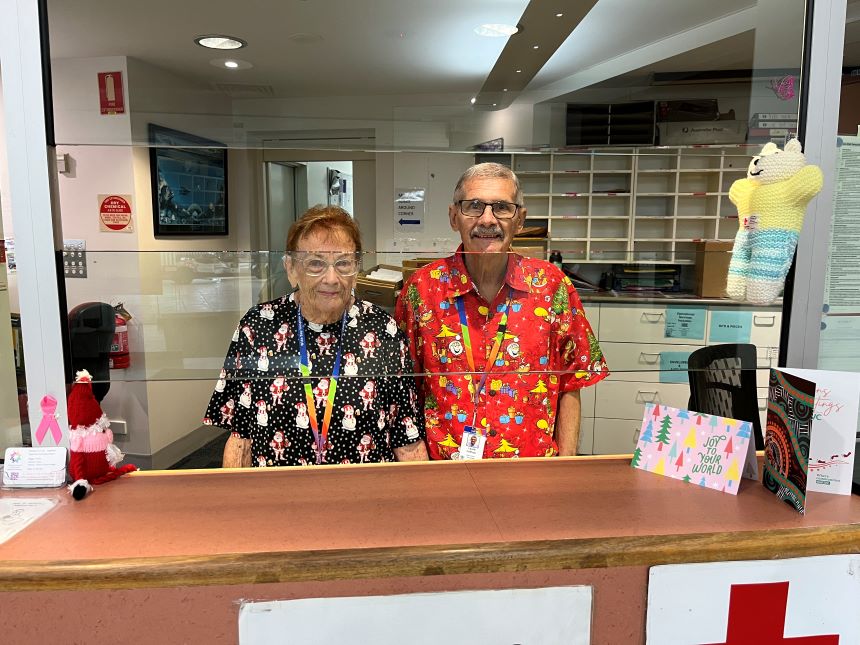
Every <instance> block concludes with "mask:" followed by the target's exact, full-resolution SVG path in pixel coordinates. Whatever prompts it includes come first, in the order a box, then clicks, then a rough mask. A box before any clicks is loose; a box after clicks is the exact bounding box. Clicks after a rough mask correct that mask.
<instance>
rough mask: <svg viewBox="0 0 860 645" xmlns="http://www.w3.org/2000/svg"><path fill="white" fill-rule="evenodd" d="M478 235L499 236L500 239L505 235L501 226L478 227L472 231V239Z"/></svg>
mask: <svg viewBox="0 0 860 645" xmlns="http://www.w3.org/2000/svg"><path fill="white" fill-rule="evenodd" d="M478 235H498V236H500V237H503V236H504V233H503V231H502V228H501V227H500V226H487V227H482V226H478V227H477V228H475V229H473V230H472V237H477V236H478Z"/></svg>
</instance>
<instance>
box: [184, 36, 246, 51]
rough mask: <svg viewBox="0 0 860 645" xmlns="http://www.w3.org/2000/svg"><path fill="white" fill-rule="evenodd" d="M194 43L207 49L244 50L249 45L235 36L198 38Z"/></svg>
mask: <svg viewBox="0 0 860 645" xmlns="http://www.w3.org/2000/svg"><path fill="white" fill-rule="evenodd" d="M194 42H195V43H197V44H198V45H200V46H201V47H206V48H207V49H242V47H246V46H247V45H248V43H246V42H245V41H244V40H242V39H241V38H236V37H234V36H221V35H217V34H212V35H209V36H198V37H197V38H195V39H194Z"/></svg>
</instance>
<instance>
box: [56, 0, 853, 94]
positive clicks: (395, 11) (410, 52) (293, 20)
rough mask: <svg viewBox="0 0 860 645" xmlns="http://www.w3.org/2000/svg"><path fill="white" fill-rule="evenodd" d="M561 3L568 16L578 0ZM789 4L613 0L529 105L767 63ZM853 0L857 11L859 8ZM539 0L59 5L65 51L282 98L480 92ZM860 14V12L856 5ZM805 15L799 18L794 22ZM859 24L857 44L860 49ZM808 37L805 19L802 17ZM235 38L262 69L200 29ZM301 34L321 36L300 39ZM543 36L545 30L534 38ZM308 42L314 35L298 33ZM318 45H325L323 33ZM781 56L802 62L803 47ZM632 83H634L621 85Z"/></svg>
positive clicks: (796, 1)
mask: <svg viewBox="0 0 860 645" xmlns="http://www.w3.org/2000/svg"><path fill="white" fill-rule="evenodd" d="M534 1H537V2H553V1H554V2H557V4H558V5H559V11H564V8H565V7H570V6H571V3H572V2H574V1H576V0H534ZM773 2H779V3H783V6H791V7H793V8H794V13H795V14H797V15H802V0H759V2H756V0H649V1H644V0H600V1H599V2H598V3H597V5H596V6H595V7H594V9H592V11H591V12H590V13H589V14H588V15H587V16H586V17H585V19H584V20H583V21H582V22H581V23H580V24H579V26H578V27H577V28H576V29H575V30H574V31H573V33H572V34H571V36H570V37H569V38H568V39H567V41H565V42H564V43H563V44H562V45H561V46H560V47H559V48H558V50H557V51H556V52H555V54H554V55H553V56H552V57H551V58H550V59H549V61H548V62H547V64H546V65H545V66H544V67H543V69H542V70H541V71H540V72H538V74H537V75H536V76H535V77H534V79H533V81H532V82H531V84H530V85H529V86H528V88H527V91H526V93H525V94H524V95H523V96H522V97H521V98H522V100H526V101H541V100H548V99H552V98H554V97H557V96H569V95H570V92H573V91H576V90H577V89H579V88H582V87H588V86H591V85H594V84H595V83H601V82H607V81H608V80H609V79H612V78H615V79H624V78H625V75H626V74H632V75H634V76H640V77H641V76H643V75H646V74H647V73H650V72H651V71H690V70H702V69H738V68H748V67H750V66H751V65H753V63H754V61H755V64H756V66H758V65H759V57H760V56H761V52H760V51H759V52H758V54H759V55H758V56H756V51H755V38H754V37H752V32H750V29H752V28H754V27H755V22H756V21H757V19H756V18H755V15H756V14H755V11H756V9H757V7H758V6H759V5H765V4H768V3H773ZM858 4H860V3H858V1H857V0H852V2H851V5H852V8H850V9H849V19H850V17H851V15H852V12H854V9H856V7H857V6H858ZM526 5H527V0H280V1H278V2H273V1H271V0H245V1H244V2H242V3H235V4H234V3H227V2H223V1H217V0H216V1H213V0H146V1H145V2H143V1H140V0H114V1H113V2H109V3H108V2H104V0H75V1H74V2H69V1H68V0H49V1H48V8H49V14H48V15H49V19H50V35H51V54H52V57H54V58H80V57H96V56H112V55H123V56H130V57H134V58H138V59H140V60H143V61H145V62H147V63H149V64H152V65H155V66H157V67H161V68H164V69H166V70H170V71H172V72H174V73H175V74H178V75H180V76H183V77H186V78H189V79H194V80H197V81H200V82H202V83H205V84H206V85H211V84H213V83H242V84H255V85H267V86H271V87H272V89H273V93H274V96H275V97H280V98H309V97H331V96H339V97H349V96H374V95H376V96H379V95H399V96H401V97H402V96H406V95H411V94H415V95H422V96H425V97H426V96H434V95H436V96H438V97H439V99H438V100H437V101H435V105H439V106H441V105H444V104H446V101H447V100H451V101H461V100H462V96H461V95H463V94H465V95H466V96H468V95H469V94H470V93H475V92H477V91H478V90H479V89H480V87H481V85H482V83H483V82H484V80H485V79H486V77H487V75H488V73H489V71H490V70H491V69H492V67H493V65H494V64H495V62H496V59H497V58H498V56H499V53H500V52H501V51H502V49H503V47H504V45H505V39H504V38H482V37H479V36H477V35H476V34H475V33H474V32H473V29H474V27H475V26H477V25H479V24H482V23H486V22H501V23H509V24H516V22H517V20H518V19H519V17H520V16H521V15H522V13H523V11H524V10H525V8H526ZM854 13H856V12H854ZM792 20H793V21H794V22H795V23H796V20H795V19H793V18H792ZM855 24H860V23H851V22H849V25H848V30H849V31H848V35H849V39H848V40H849V41H850V42H847V44H846V51H847V52H849V53H852V54H853V53H854V52H855V51H857V53H860V30H858V31H857V33H855V30H854V27H853V25H855ZM793 29H794V31H796V32H797V34H800V33H801V31H800V30H801V26H800V25H796V24H795V25H794V27H793ZM206 33H227V34H231V35H235V36H238V37H240V38H243V39H245V40H247V41H248V42H249V46H248V47H247V48H246V49H242V50H240V51H239V52H235V56H236V57H238V58H241V59H242V60H245V61H248V62H250V63H252V64H253V68H252V69H248V70H236V71H231V70H227V69H223V68H216V67H214V66H212V65H210V64H209V61H210V60H211V59H214V58H219V57H223V56H224V55H223V54H221V53H219V52H213V51H211V50H205V49H203V48H201V47H198V46H197V45H195V44H194V42H193V39H194V37H195V36H198V35H201V34H206ZM296 34H303V35H305V38H304V40H305V41H307V40H308V38H307V35H308V34H312V35H316V36H319V37H321V38H320V39H318V40H316V41H315V42H297V41H296V39H295V38H291V37H294V36H295V35H296ZM514 37H515V38H529V39H530V40H534V41H535V42H536V44H539V42H540V34H529V33H523V34H519V35H517V36H514ZM299 40H301V38H300V39H299ZM311 40H313V39H311ZM785 43H788V46H785V47H783V48H782V49H784V50H785V51H784V52H782V53H783V54H784V55H787V59H788V60H791V61H795V64H797V65H799V61H800V48H801V42H800V40H798V39H797V38H795V37H793V36H789V37H787V38H785V40H784V42H783V44H785ZM622 82H623V81H622Z"/></svg>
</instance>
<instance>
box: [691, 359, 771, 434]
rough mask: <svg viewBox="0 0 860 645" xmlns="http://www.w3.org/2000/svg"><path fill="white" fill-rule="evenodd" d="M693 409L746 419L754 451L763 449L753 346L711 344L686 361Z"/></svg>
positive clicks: (731, 417)
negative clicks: (750, 426)
mask: <svg viewBox="0 0 860 645" xmlns="http://www.w3.org/2000/svg"><path fill="white" fill-rule="evenodd" d="M687 375H688V377H689V379H690V402H689V404H688V406H687V407H689V409H690V410H692V411H693V412H702V413H704V414H714V415H717V416H721V417H727V418H730V419H739V420H741V421H749V422H750V423H752V426H753V436H754V437H755V447H756V450H762V449H763V448H764V439H763V438H762V432H761V421H760V419H759V410H758V393H757V391H756V349H755V345H711V346H710V347H702V348H701V349H697V350H696V351H695V352H693V353H692V354H690V358H689V360H688V362H687Z"/></svg>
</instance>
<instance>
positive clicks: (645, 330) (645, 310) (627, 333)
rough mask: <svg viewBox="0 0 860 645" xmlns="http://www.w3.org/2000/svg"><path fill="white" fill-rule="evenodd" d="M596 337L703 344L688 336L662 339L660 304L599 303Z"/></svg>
mask: <svg viewBox="0 0 860 645" xmlns="http://www.w3.org/2000/svg"><path fill="white" fill-rule="evenodd" d="M598 338H599V339H600V341H601V342H606V341H614V342H622V343H663V344H677V345H688V344H691V343H692V344H697V343H698V344H699V345H704V344H705V340H704V338H703V339H701V341H697V339H690V338H666V305H663V304H655V305H647V306H643V305H615V304H603V305H601V307H600V333H599V335H598ZM610 367H611V365H610Z"/></svg>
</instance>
